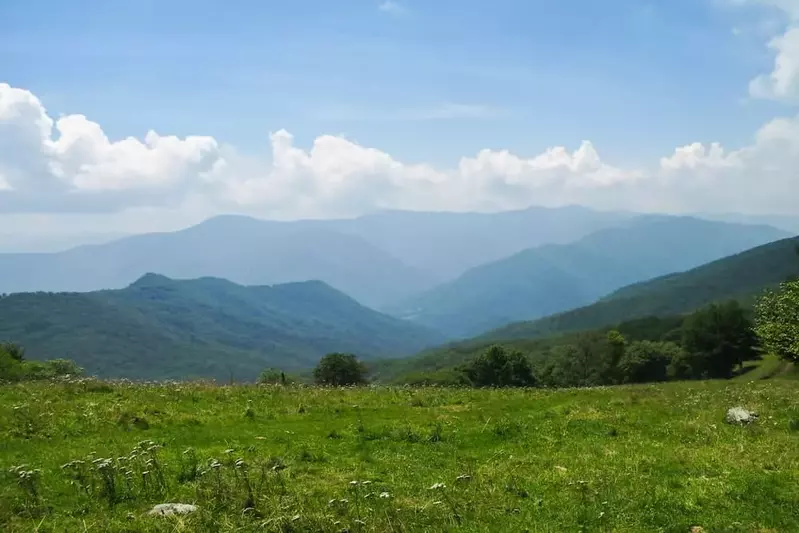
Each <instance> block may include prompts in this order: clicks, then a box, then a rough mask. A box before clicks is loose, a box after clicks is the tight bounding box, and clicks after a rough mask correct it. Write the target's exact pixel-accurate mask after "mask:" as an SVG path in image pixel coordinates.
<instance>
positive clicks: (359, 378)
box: [313, 353, 367, 387]
mask: <svg viewBox="0 0 799 533" xmlns="http://www.w3.org/2000/svg"><path fill="white" fill-rule="evenodd" d="M366 373H367V371H366V367H365V366H364V364H363V363H361V362H360V361H358V359H357V358H356V357H355V356H354V355H352V354H344V353H331V354H328V355H326V356H324V357H323V358H322V359H321V360H320V361H319V364H318V365H316V368H314V371H313V377H314V381H316V383H317V384H319V385H330V386H333V387H341V386H346V385H363V384H364V383H366Z"/></svg>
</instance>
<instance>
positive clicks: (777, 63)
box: [733, 0, 799, 103]
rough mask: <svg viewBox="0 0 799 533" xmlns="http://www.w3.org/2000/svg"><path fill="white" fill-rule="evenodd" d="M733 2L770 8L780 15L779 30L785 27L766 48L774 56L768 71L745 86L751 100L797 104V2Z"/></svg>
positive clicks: (742, 0) (798, 53) (798, 44)
mask: <svg viewBox="0 0 799 533" xmlns="http://www.w3.org/2000/svg"><path fill="white" fill-rule="evenodd" d="M733 3H735V4H741V5H742V4H759V5H761V6H765V7H769V8H773V9H775V10H776V11H777V12H778V13H781V14H782V18H783V19H784V21H785V24H783V27H785V25H786V24H787V27H786V28H785V29H784V30H781V33H780V35H777V36H775V37H773V38H771V40H770V41H769V42H768V45H767V46H768V48H769V49H770V50H771V51H772V52H773V54H774V66H773V68H772V70H771V72H769V73H767V74H761V75H759V76H757V77H755V78H754V79H753V80H752V81H751V82H750V83H749V94H750V95H751V96H753V97H754V98H763V99H771V100H781V101H785V102H790V103H799V0H733ZM764 20H765V21H768V20H771V19H768V18H767V19H764ZM769 25H771V24H769ZM776 31H777V30H775V32H776ZM772 35H773V34H772Z"/></svg>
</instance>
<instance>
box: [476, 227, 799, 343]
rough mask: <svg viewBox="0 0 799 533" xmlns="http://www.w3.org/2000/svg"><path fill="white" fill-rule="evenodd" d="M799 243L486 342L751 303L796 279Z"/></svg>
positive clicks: (500, 332) (629, 290)
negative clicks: (722, 303) (723, 303)
mask: <svg viewBox="0 0 799 533" xmlns="http://www.w3.org/2000/svg"><path fill="white" fill-rule="evenodd" d="M797 246H799V237H793V238H790V239H782V240H779V241H776V242H772V243H769V244H766V245H763V246H758V247H756V248H754V249H751V250H747V251H745V252H742V253H739V254H735V255H733V256H730V257H725V258H723V259H719V260H717V261H713V262H711V263H708V264H705V265H702V266H700V267H697V268H694V269H692V270H688V271H687V272H682V273H677V274H670V275H666V276H662V277H659V278H655V279H652V280H649V281H645V282H641V283H636V284H633V285H630V286H627V287H624V288H622V289H619V290H617V291H615V292H613V293H611V294H610V295H608V296H606V297H605V298H603V299H602V300H600V301H598V302H595V303H593V304H591V305H588V306H584V307H580V308H577V309H573V310H571V311H567V312H565V313H560V314H556V315H553V316H549V317H546V318H543V319H541V320H536V321H531V322H519V323H515V324H509V325H508V326H505V327H503V328H500V329H497V330H494V331H490V332H488V333H486V334H485V335H484V336H483V337H482V338H484V339H513V338H532V337H540V336H543V335H549V334H553V333H562V332H567V331H577V330H583V329H592V328H596V327H601V326H604V325H607V324H613V323H616V322H621V321H624V320H631V319H634V318H640V317H645V316H667V315H674V314H679V313H687V312H690V311H692V310H694V309H696V308H698V307H701V306H702V305H705V304H708V303H711V302H716V301H721V300H726V299H738V300H741V301H742V302H744V303H748V302H750V301H751V300H752V299H753V298H754V297H755V296H757V295H758V294H759V293H761V292H762V291H763V290H764V289H766V288H768V287H771V286H774V285H776V284H778V283H780V282H781V281H784V280H786V279H788V278H791V277H794V276H799V257H797V253H796V249H797Z"/></svg>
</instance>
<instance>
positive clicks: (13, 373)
mask: <svg viewBox="0 0 799 533" xmlns="http://www.w3.org/2000/svg"><path fill="white" fill-rule="evenodd" d="M81 374H83V369H82V368H80V367H79V366H77V365H76V364H75V363H74V362H73V361H70V360H68V359H51V360H49V361H26V360H25V350H24V349H23V348H22V347H20V346H17V345H15V344H10V343H5V344H0V381H29V380H38V379H52V378H54V377H58V376H66V375H73V376H79V375H81Z"/></svg>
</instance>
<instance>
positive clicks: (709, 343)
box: [682, 301, 760, 378]
mask: <svg viewBox="0 0 799 533" xmlns="http://www.w3.org/2000/svg"><path fill="white" fill-rule="evenodd" d="M682 347H683V350H684V351H685V364H686V365H687V367H688V368H689V369H690V377H693V378H729V377H731V376H732V371H733V368H735V366H739V367H740V366H742V365H743V363H744V361H750V360H753V359H757V358H758V357H760V353H759V351H758V340H757V336H756V335H755V332H754V330H753V329H752V323H751V321H750V320H749V319H748V318H747V317H746V314H745V313H744V310H743V309H742V308H741V306H740V305H739V304H738V303H737V302H735V301H729V302H726V303H723V304H711V305H709V306H707V307H705V308H702V309H700V310H698V311H696V312H695V313H693V314H692V315H690V316H689V317H688V318H687V319H686V321H685V323H684V324H683V327H682Z"/></svg>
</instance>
